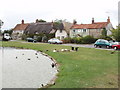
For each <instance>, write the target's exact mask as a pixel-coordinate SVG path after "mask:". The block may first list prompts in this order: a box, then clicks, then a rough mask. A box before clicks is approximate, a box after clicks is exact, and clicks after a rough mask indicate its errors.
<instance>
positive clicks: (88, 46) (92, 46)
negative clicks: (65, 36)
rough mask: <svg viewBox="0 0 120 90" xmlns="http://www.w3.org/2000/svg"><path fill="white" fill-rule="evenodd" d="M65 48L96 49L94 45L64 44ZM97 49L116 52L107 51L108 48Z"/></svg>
mask: <svg viewBox="0 0 120 90" xmlns="http://www.w3.org/2000/svg"><path fill="white" fill-rule="evenodd" d="M62 45H65V46H72V47H85V48H95V47H94V44H62ZM95 49H102V50H114V49H106V48H95Z"/></svg>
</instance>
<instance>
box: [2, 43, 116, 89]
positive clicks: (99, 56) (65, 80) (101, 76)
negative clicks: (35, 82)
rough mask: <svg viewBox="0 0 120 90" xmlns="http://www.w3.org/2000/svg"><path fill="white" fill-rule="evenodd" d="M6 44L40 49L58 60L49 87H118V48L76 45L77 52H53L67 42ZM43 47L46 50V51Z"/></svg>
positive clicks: (5, 44) (6, 44)
mask: <svg viewBox="0 0 120 90" xmlns="http://www.w3.org/2000/svg"><path fill="white" fill-rule="evenodd" d="M2 45H3V46H6V47H21V48H29V49H34V50H41V51H43V52H45V53H47V54H49V55H50V56H52V57H53V58H54V59H56V61H57V62H58V63H59V64H60V67H59V69H60V72H59V74H58V75H57V76H58V78H57V80H56V83H55V85H52V86H50V88H118V52H117V51H116V52H115V53H114V54H111V51H107V50H98V49H94V48H82V47H81V48H79V51H78V52H57V53H54V52H52V50H53V49H57V50H60V49H62V48H64V49H65V48H67V49H71V47H70V46H63V45H53V44H40V43H39V44H38V43H21V42H3V43H2ZM46 50H49V51H48V52H46Z"/></svg>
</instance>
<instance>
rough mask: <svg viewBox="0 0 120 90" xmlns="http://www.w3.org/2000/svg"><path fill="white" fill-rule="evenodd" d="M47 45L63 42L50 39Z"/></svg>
mask: <svg viewBox="0 0 120 90" xmlns="http://www.w3.org/2000/svg"><path fill="white" fill-rule="evenodd" d="M48 43H50V44H62V43H63V41H61V40H59V39H57V38H52V39H50V40H48Z"/></svg>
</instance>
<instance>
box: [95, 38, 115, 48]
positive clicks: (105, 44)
mask: <svg viewBox="0 0 120 90" xmlns="http://www.w3.org/2000/svg"><path fill="white" fill-rule="evenodd" d="M112 43H113V42H109V41H107V40H104V39H98V40H97V41H96V42H95V43H94V47H95V48H97V47H99V48H102V47H105V48H111V46H112Z"/></svg>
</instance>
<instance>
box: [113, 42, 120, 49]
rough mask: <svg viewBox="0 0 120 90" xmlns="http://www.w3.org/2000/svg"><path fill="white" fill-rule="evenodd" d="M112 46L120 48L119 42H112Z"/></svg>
mask: <svg viewBox="0 0 120 90" xmlns="http://www.w3.org/2000/svg"><path fill="white" fill-rule="evenodd" d="M112 48H113V49H115V50H118V49H120V42H114V43H113V45H112Z"/></svg>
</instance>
